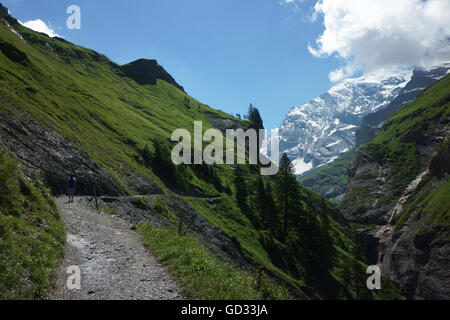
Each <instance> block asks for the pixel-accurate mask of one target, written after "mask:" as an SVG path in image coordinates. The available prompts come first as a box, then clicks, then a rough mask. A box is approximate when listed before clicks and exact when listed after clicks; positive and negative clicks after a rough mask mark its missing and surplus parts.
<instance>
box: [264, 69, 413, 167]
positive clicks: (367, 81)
mask: <svg viewBox="0 0 450 320" xmlns="http://www.w3.org/2000/svg"><path fill="white" fill-rule="evenodd" d="M411 76H412V70H402V71H397V72H396V73H395V74H392V75H380V74H370V75H365V76H363V77H360V78H355V79H347V80H344V81H342V82H340V83H338V84H337V85H335V86H334V87H332V88H331V89H330V90H329V91H328V92H326V93H324V94H323V95H321V96H320V97H318V98H315V99H313V100H312V101H310V102H309V103H307V104H305V105H303V106H297V107H294V108H292V109H291V110H290V111H289V113H288V114H287V116H286V119H285V120H284V121H283V123H282V124H281V126H280V127H279V128H277V129H276V130H275V132H274V133H272V136H274V135H276V136H279V145H280V155H281V154H283V153H284V152H286V153H287V155H288V156H289V158H290V159H291V160H292V162H293V164H294V166H295V170H296V173H297V174H299V175H300V174H303V173H305V172H307V171H309V170H311V169H313V168H316V167H320V166H322V165H325V164H327V163H329V162H331V161H333V160H335V159H336V158H337V157H338V156H339V155H340V154H342V153H344V152H346V151H348V150H350V149H352V148H353V147H354V146H355V131H356V129H357V128H358V126H359V125H360V123H361V120H362V119H363V118H364V117H365V116H366V115H368V114H370V113H373V112H376V111H377V110H380V109H382V108H384V107H386V106H387V105H388V104H389V103H390V102H391V101H392V100H393V99H394V98H395V97H396V96H397V95H398V94H399V93H400V91H401V90H402V89H403V88H404V87H405V85H406V84H407V83H408V82H409V80H410V79H411ZM269 139H270V138H269ZM268 151H269V153H270V146H268V143H267V139H266V141H265V142H264V143H263V147H262V152H263V153H266V154H267V153H268Z"/></svg>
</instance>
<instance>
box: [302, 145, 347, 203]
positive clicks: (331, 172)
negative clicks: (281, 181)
mask: <svg viewBox="0 0 450 320" xmlns="http://www.w3.org/2000/svg"><path fill="white" fill-rule="evenodd" d="M354 155H355V152H354V151H349V152H346V153H345V154H343V155H341V156H339V158H338V159H336V160H335V161H333V162H331V163H329V164H327V165H325V166H323V167H320V168H318V169H316V170H313V171H312V172H308V173H306V174H305V175H304V176H301V177H300V178H299V179H298V180H299V181H300V182H301V183H302V184H303V185H304V186H305V187H309V188H311V189H313V190H314V191H315V192H317V193H319V194H320V195H322V196H324V197H326V198H327V199H329V200H331V201H332V202H338V201H339V198H340V196H342V195H343V194H344V193H345V188H346V186H347V178H348V173H347V167H348V165H349V164H350V163H351V161H352V158H353V157H354Z"/></svg>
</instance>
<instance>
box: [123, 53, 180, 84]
mask: <svg viewBox="0 0 450 320" xmlns="http://www.w3.org/2000/svg"><path fill="white" fill-rule="evenodd" d="M120 70H121V71H122V72H123V73H124V74H125V75H126V76H127V77H129V78H131V79H133V80H134V81H136V82H137V83H138V84H140V85H145V84H156V80H157V79H160V80H164V81H166V82H167V83H170V84H171V85H173V86H175V87H177V88H178V89H180V90H182V91H184V88H183V87H182V86H180V85H179V84H178V83H177V82H176V81H175V79H174V78H173V77H172V76H171V75H170V74H169V73H168V72H167V71H166V70H165V69H164V68H163V67H162V66H160V65H159V64H158V61H156V60H155V59H138V60H136V61H133V62H130V63H128V64H125V65H123V66H120Z"/></svg>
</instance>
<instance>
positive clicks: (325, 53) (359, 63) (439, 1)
mask: <svg viewBox="0 0 450 320" xmlns="http://www.w3.org/2000/svg"><path fill="white" fill-rule="evenodd" d="M314 9H315V14H316V15H319V16H323V18H324V26H325V31H324V32H323V33H322V34H321V35H320V36H319V37H318V38H317V40H316V46H315V47H312V46H310V45H308V50H309V52H310V53H311V54H312V55H314V56H316V57H329V56H336V57H338V58H342V59H343V60H344V61H345V63H344V65H343V67H341V68H339V69H338V70H335V71H333V72H332V73H330V80H332V81H338V80H340V79H342V78H345V77H348V76H351V75H352V74H354V73H355V72H357V71H363V72H365V73H368V72H375V71H377V72H380V71H382V70H389V69H392V68H396V67H402V66H430V65H435V64H438V63H440V62H442V61H448V60H450V23H449V22H448V21H449V20H448V13H449V12H450V1H449V0H357V1H354V0H319V1H318V2H317V3H316V5H315V8H314Z"/></svg>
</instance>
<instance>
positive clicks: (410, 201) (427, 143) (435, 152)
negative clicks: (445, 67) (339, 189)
mask: <svg viewBox="0 0 450 320" xmlns="http://www.w3.org/2000/svg"><path fill="white" fill-rule="evenodd" d="M449 107H450V77H449V76H447V77H445V78H444V79H442V80H441V81H439V82H438V83H437V84H436V85H435V86H432V87H431V88H429V89H427V90H425V92H423V93H422V94H421V95H420V96H419V97H418V99H417V100H416V101H414V102H413V103H410V104H408V105H406V106H405V107H404V108H403V109H401V110H400V111H398V112H396V113H394V114H393V115H392V116H391V118H390V119H389V120H388V121H387V122H386V123H385V124H384V126H383V127H382V129H381V130H380V132H379V133H378V135H377V136H376V138H375V139H374V141H373V142H372V143H370V144H368V145H365V146H363V147H362V148H361V149H360V150H359V151H358V153H357V155H356V156H355V158H354V159H353V162H352V164H351V166H350V168H349V183H348V186H347V193H346V195H345V197H344V200H343V201H342V203H341V205H340V208H341V210H342V212H343V214H344V215H345V216H346V218H347V219H348V220H350V221H351V222H354V223H357V224H359V225H362V226H361V228H360V230H359V234H360V237H361V240H362V242H363V244H364V249H365V252H366V257H367V259H368V262H369V264H376V263H381V265H382V273H383V276H385V277H387V278H390V279H391V280H393V281H394V282H395V283H396V284H397V285H398V287H399V288H400V290H401V291H402V293H403V294H404V295H405V296H406V297H407V298H409V299H449V298H450V289H449V288H450V258H449V257H450V255H449V252H450V251H449V250H450V237H449V235H450V205H449V203H448V199H447V198H448V194H450V182H449V177H448V173H449V172H450V166H449V160H448V154H449V152H450V147H449V146H450V140H449V138H450V128H449V123H450V114H449ZM364 225H365V227H364Z"/></svg>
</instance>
